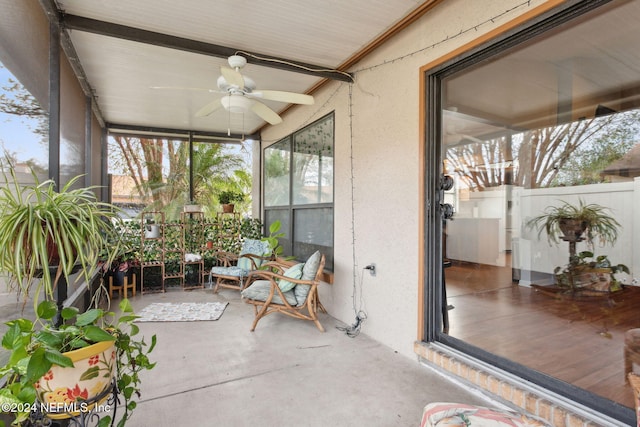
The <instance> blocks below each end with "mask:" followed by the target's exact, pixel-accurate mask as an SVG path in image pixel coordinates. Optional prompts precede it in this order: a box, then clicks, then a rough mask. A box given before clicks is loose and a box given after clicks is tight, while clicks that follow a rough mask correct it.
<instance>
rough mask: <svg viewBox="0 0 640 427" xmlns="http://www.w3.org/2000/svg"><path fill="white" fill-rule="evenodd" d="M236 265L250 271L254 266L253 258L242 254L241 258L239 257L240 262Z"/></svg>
mask: <svg viewBox="0 0 640 427" xmlns="http://www.w3.org/2000/svg"><path fill="white" fill-rule="evenodd" d="M256 261H257V260H256ZM236 265H237V266H238V267H239V268H241V269H243V270H247V271H249V270H251V269H252V268H253V265H251V258H249V257H245V256H241V257H240V258H238V263H237V264H236Z"/></svg>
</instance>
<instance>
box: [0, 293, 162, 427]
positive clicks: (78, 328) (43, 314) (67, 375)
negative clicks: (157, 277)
mask: <svg viewBox="0 0 640 427" xmlns="http://www.w3.org/2000/svg"><path fill="white" fill-rule="evenodd" d="M120 311H121V315H120V317H118V318H117V319H116V315H115V314H114V313H112V312H105V311H103V310H101V309H97V308H94V309H90V310H87V311H86V312H84V313H79V312H78V309H77V308H75V307H68V308H64V309H63V310H62V318H63V320H64V323H63V324H62V325H61V326H58V327H55V326H54V325H53V323H52V319H53V318H54V316H55V315H56V313H57V312H58V309H57V306H56V304H55V303H53V302H52V301H42V302H41V303H40V304H38V307H37V313H36V314H37V319H36V321H35V322H34V321H31V320H29V319H25V318H20V319H15V320H11V321H9V322H7V325H8V326H9V329H8V330H7V332H6V333H5V334H4V336H3V337H2V346H3V348H4V349H6V350H8V351H9V352H10V354H9V359H8V361H7V362H6V363H5V364H4V366H1V367H0V375H2V376H4V377H5V378H6V381H7V382H6V384H5V386H4V387H3V388H2V389H0V407H1V408H2V409H3V410H5V409H15V410H12V411H11V414H12V415H13V416H14V417H15V421H14V424H16V425H21V423H23V422H26V421H27V419H28V418H29V415H30V409H32V408H50V409H51V408H61V409H62V410H63V411H62V412H55V411H53V412H49V413H47V414H46V415H47V416H48V417H49V418H53V419H59V418H68V417H69V416H71V415H77V412H79V411H88V410H91V406H88V405H87V403H88V402H92V403H93V404H95V399H96V397H97V396H100V395H101V394H105V393H106V394H108V392H109V390H110V387H111V385H112V380H113V379H115V384H116V386H117V391H118V393H119V396H123V397H124V405H123V410H122V416H121V418H120V423H119V424H118V425H124V423H125V422H126V420H128V419H129V418H130V417H131V413H132V410H133V409H135V407H136V402H135V401H134V400H133V399H134V397H135V396H138V395H139V390H140V377H139V373H140V372H141V371H142V370H145V369H152V368H153V367H154V366H155V363H151V362H150V360H149V358H148V355H149V353H151V351H152V350H153V348H154V347H155V344H156V337H155V335H154V336H152V337H151V343H150V344H149V345H147V344H146V343H145V341H144V338H143V337H142V338H139V337H138V336H137V335H138V333H139V328H138V326H137V325H135V324H133V321H134V320H135V319H136V318H137V316H135V315H134V313H133V309H132V307H131V304H130V302H129V300H127V299H124V300H122V301H121V302H120ZM74 409H75V410H74ZM110 422H111V416H110V415H107V416H105V417H104V418H102V419H101V421H100V425H109V423H110Z"/></svg>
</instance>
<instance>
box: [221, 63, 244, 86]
mask: <svg viewBox="0 0 640 427" xmlns="http://www.w3.org/2000/svg"><path fill="white" fill-rule="evenodd" d="M220 74H222V77H224V79H225V80H226V81H227V83H229V84H230V85H233V86H238V88H239V89H244V79H243V78H242V74H240V72H239V71H236V70H232V69H231V68H227V67H220Z"/></svg>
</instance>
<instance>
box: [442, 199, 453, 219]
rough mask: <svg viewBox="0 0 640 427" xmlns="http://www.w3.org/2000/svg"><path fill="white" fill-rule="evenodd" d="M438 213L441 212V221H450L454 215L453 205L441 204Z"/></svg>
mask: <svg viewBox="0 0 640 427" xmlns="http://www.w3.org/2000/svg"><path fill="white" fill-rule="evenodd" d="M440 212H442V219H451V218H453V215H454V214H455V211H454V210H453V205H452V204H451V203H441V204H440Z"/></svg>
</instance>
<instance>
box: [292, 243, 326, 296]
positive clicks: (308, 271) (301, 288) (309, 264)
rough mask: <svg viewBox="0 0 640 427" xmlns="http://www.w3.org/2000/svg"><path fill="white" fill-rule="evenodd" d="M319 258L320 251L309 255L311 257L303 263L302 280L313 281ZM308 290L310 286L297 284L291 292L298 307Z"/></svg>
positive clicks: (320, 255)
mask: <svg viewBox="0 0 640 427" xmlns="http://www.w3.org/2000/svg"><path fill="white" fill-rule="evenodd" d="M321 258H322V254H321V253H320V251H315V252H314V253H313V254H311V256H310V257H309V258H308V259H307V261H306V262H305V263H304V268H303V269H302V280H313V279H315V278H316V275H317V274H318V267H319V266H320V259H321ZM310 289H311V285H302V284H299V285H298V286H296V287H295V288H293V292H294V293H295V294H296V299H297V300H298V307H299V306H301V305H303V304H304V303H305V301H306V300H307V295H309V290H310Z"/></svg>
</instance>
